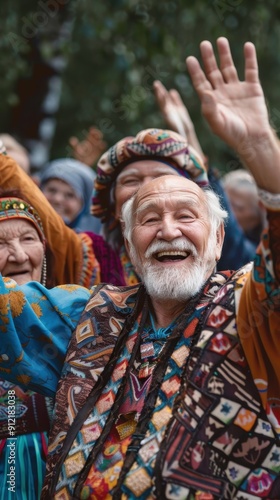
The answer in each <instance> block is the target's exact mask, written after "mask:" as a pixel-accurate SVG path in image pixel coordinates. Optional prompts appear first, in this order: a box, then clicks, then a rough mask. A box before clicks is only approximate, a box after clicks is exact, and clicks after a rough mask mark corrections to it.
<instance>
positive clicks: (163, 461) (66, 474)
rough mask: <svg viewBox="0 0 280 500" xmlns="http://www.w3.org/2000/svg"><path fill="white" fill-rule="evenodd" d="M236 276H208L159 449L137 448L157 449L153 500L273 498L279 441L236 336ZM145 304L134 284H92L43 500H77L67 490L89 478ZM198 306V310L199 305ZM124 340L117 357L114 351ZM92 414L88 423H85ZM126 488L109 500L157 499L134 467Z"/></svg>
mask: <svg viewBox="0 0 280 500" xmlns="http://www.w3.org/2000/svg"><path fill="white" fill-rule="evenodd" d="M245 271H246V270H244V272H245ZM243 274H244V273H243V272H242V271H241V272H239V273H238V274H236V275H235V276H234V279H232V280H229V279H228V280H227V281H226V279H227V278H230V275H229V274H228V275H222V274H218V275H216V276H215V278H214V279H213V283H212V285H213V286H212V291H213V295H212V296H211V294H210V295H209V296H208V297H207V294H206V296H205V297H204V299H205V302H206V303H207V300H208V303H209V302H210V303H211V306H210V307H211V310H210V313H207V316H206V317H205V318H204V320H203V324H202V325H199V330H200V333H199V337H198V339H197V342H196V344H195V346H194V347H193V349H192V350H191V353H190V356H189V358H188V363H187V365H186V368H185V373H184V374H183V377H182V379H181V392H180V395H179V397H178V400H177V401H176V404H175V407H174V415H173V416H172V418H170V419H169V424H168V429H167V432H166V433H165V436H166V437H165V438H164V433H163V432H162V438H161V439H163V441H162V442H161V443H160V441H159V443H158V444H159V449H157V450H156V451H155V447H154V443H152V444H153V446H152V447H151V439H143V440H142V441H141V443H140V445H139V447H140V450H139V454H141V457H145V456H146V457H149V458H151V450H153V452H154V456H152V462H151V463H153V464H154V471H155V478H154V479H155V491H154V495H155V498H160V499H163V498H170V499H173V500H175V499H177V498H178V499H182V498H184V499H186V500H191V499H194V498H195V499H200V498H201V499H202V498H203V499H204V498H205V499H206V496H205V494H206V495H208V496H207V500H218V499H219V500H226V499H240V500H241V499H242V500H245V499H246V500H249V499H250V500H253V499H255V498H269V499H275V500H276V499H278V500H279V498H280V478H279V472H280V446H279V442H278V441H277V436H276V434H275V433H274V431H273V429H272V426H271V424H270V423H269V421H268V419H267V416H266V413H265V411H264V410H263V408H262V406H261V402H260V398H259V395H258V392H257V389H256V387H255V385H254V382H253V380H252V377H251V375H250V373H249V369H248V365H247V363H246V359H245V357H244V354H243V352H242V349H241V347H240V344H239V340H238V336H237V332H236V323H235V307H236V302H235V301H236V293H237V292H238V293H240V291H241V288H242V281H243ZM213 297H214V298H213ZM143 299H144V292H143V288H142V287H141V286H140V287H139V286H132V287H122V288H117V287H113V286H109V285H106V286H103V285H101V286H99V287H98V288H97V290H96V292H95V293H94V295H93V296H92V297H91V298H90V300H89V302H88V304H87V306H86V308H85V311H84V313H83V315H82V317H81V321H80V323H79V325H78V327H77V329H76V331H75V334H74V335H73V338H72V340H71V342H70V345H69V349H68V353H67V357H66V361H65V366H64V369H63V373H62V378H61V380H60V383H59V387H58V392H57V398H56V403H55V418H54V424H53V428H52V432H51V436H50V446H49V457H48V464H47V476H46V482H45V486H44V489H43V493H42V498H44V499H47V498H50V499H52V498H56V499H63V500H66V499H71V498H80V497H79V496H76V493H74V490H75V487H76V484H77V481H78V479H79V478H80V479H79V480H81V478H82V477H87V476H86V474H87V471H88V468H87V461H88V460H89V459H90V458H91V454H92V449H93V445H94V444H95V445H96V446H97V445H98V438H99V437H100V436H101V434H102V430H103V429H104V425H105V423H104V422H105V421H106V425H107V423H108V421H110V419H111V421H113V420H114V419H115V418H116V416H117V415H116V414H114V411H113V410H114V402H115V401H116V400H117V397H118V396H117V394H118V389H119V388H120V386H121V383H122V379H123V375H124V373H125V371H126V368H127V366H128V360H129V357H130V355H131V352H132V350H133V347H134V345H135V339H129V340H127V332H128V331H129V330H130V329H131V327H132V325H133V324H134V322H135V320H136V318H137V317H138V316H139V314H140V311H141V309H142V307H143ZM197 307H198V309H199V308H201V311H202V306H201V304H200V305H199V306H197ZM101 329H102V330H101ZM124 342H125V350H124V353H123V357H122V358H120V350H119V349H118V348H119V346H121V345H123V344H124ZM105 366H106V369H104V367H105ZM116 367H117V368H116ZM110 382H112V383H110ZM245 382H246V383H245ZM102 388H103V389H104V388H105V389H104V390H102ZM93 408H95V420H94V419H93V420H92V419H91V420H90V419H89V418H88V417H89V415H90V413H91V411H92V409H93ZM103 415H105V416H106V419H105V421H104V419H103ZM164 429H165V427H164ZM96 443H97V444H96ZM182 443H183V444H182ZM155 460H156V464H155V463H154V462H155ZM124 483H125V491H126V493H125V494H124V493H121V492H120V491H119V492H117V493H116V494H115V496H114V498H124V499H125V498H127V499H129V500H130V499H132V498H137V497H141V498H154V496H153V495H151V494H149V496H145V491H149V488H150V489H151V477H149V476H148V475H147V473H146V471H145V470H144V472H143V471H142V470H141V468H139V467H136V465H135V463H134V464H133V465H132V467H131V469H130V470H129V473H128V474H126V476H125V478H124ZM199 492H205V493H202V495H204V496H200V493H199Z"/></svg>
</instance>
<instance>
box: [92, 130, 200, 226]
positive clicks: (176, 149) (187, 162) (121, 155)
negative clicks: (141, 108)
mask: <svg viewBox="0 0 280 500" xmlns="http://www.w3.org/2000/svg"><path fill="white" fill-rule="evenodd" d="M145 159H146V160H155V161H161V162H163V163H165V164H167V165H169V166H170V167H172V168H174V169H175V170H177V172H178V174H179V175H183V176H184V177H187V178H189V179H191V180H193V181H195V182H196V183H197V184H198V185H199V186H200V187H205V186H207V185H208V177H207V167H206V165H205V164H204V162H203V159H202V158H201V157H200V156H199V154H198V153H197V152H196V151H195V150H194V149H193V148H192V147H191V146H189V144H188V142H187V140H186V139H185V138H184V137H182V136H181V135H179V134H177V133H176V132H173V131H172V130H161V129H155V128H150V129H146V130H142V131H141V132H139V133H138V134H137V135H136V137H125V138H124V139H122V140H120V141H119V142H117V143H116V144H115V145H114V146H112V147H111V148H110V149H109V150H108V151H106V152H105V153H104V154H103V155H102V156H101V158H100V160H99V162H98V164H97V177H96V179H95V183H94V192H93V202H92V207H91V212H92V214H93V215H95V216H96V217H100V218H101V220H102V222H107V221H109V220H110V219H111V217H112V216H113V214H112V213H111V206H110V205H111V204H110V192H111V188H112V186H113V185H114V182H115V180H116V178H117V176H118V175H119V173H120V172H121V171H122V169H123V168H124V167H126V166H127V165H129V164H130V163H133V162H136V161H141V160H145Z"/></svg>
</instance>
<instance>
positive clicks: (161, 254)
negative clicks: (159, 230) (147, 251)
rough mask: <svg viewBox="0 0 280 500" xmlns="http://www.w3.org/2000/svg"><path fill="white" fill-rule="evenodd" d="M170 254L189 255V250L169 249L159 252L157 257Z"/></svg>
mask: <svg viewBox="0 0 280 500" xmlns="http://www.w3.org/2000/svg"><path fill="white" fill-rule="evenodd" d="M168 255H175V256H176V255H181V256H182V257H187V256H188V252H183V251H180V250H169V251H164V252H159V253H158V254H157V258H160V257H164V256H168Z"/></svg>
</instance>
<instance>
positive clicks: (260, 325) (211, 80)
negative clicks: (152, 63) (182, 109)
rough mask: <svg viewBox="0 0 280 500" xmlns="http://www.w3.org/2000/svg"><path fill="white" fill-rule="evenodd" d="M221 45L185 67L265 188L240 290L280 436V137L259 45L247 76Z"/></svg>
mask: <svg viewBox="0 0 280 500" xmlns="http://www.w3.org/2000/svg"><path fill="white" fill-rule="evenodd" d="M217 47H218V53H219V59H220V67H218V64H217V62H216V58H215V56H214V52H213V48H212V45H211V44H210V42H207V41H205V42H202V43H201V56H202V60H203V65H204V71H203V70H202V68H201V66H200V64H199V62H198V61H197V59H195V58H194V57H189V58H188V59H187V66H188V69H189V72H190V75H191V78H192V81H193V84H194V87H195V89H196V91H197V93H198V95H199V98H200V100H201V107H202V113H203V115H204V116H205V118H206V119H207V121H208V123H209V125H210V127H211V128H212V130H213V132H215V133H216V134H217V135H218V136H219V137H220V138H221V139H223V140H224V141H225V142H226V143H227V144H229V146H231V147H232V148H233V149H234V150H235V151H236V152H237V154H238V155H239V156H240V158H241V160H242V161H243V163H244V164H245V165H246V166H247V167H248V169H249V170H250V171H251V173H252V175H253V176H254V178H255V180H256V183H257V185H258V187H259V188H260V189H261V190H263V191H262V192H261V197H262V198H261V199H262V201H263V203H264V205H265V207H266V210H267V219H268V229H267V230H266V231H265V232H264V233H263V235H262V241H261V243H260V245H259V247H258V249H257V253H256V257H255V261H254V268H253V271H252V272H251V273H248V277H247V279H246V281H245V285H244V287H243V290H242V293H241V297H240V303H239V308H238V313H237V326H238V333H239V337H240V340H241V342H242V346H243V349H244V352H245V355H246V358H247V361H248V363H249V366H250V369H251V372H252V374H253V377H254V380H255V384H256V386H257V388H258V390H259V392H260V397H261V399H262V402H263V406H264V408H265V409H266V411H267V413H268V414H269V416H270V421H271V422H272V423H273V425H274V428H275V429H276V431H277V432H278V433H279V434H280V417H279V408H280V404H279V391H280V371H279V356H280V328H279V324H280V252H279V248H280V147H279V140H278V138H277V136H276V134H275V133H274V131H273V130H272V128H271V126H270V123H269V118H268V112H267V108H266V104H265V99H264V95H263V90H262V87H261V85H260V82H259V78H258V64H257V58H256V52H255V47H254V45H253V44H252V43H250V42H248V43H246V44H245V45H244V58H245V80H244V81H240V80H239V78H238V76H237V71H236V68H235V66H234V63H233V61H232V57H231V53H230V48H229V44H228V41H227V40H226V39H225V38H219V39H218V41H217Z"/></svg>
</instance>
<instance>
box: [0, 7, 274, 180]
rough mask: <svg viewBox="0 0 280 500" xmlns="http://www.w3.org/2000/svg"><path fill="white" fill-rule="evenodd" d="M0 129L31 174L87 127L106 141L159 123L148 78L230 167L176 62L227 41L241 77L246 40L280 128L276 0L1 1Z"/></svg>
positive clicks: (215, 160)
mask: <svg viewBox="0 0 280 500" xmlns="http://www.w3.org/2000/svg"><path fill="white" fill-rule="evenodd" d="M0 14H1V19H2V21H1V37H0V44H1V59H0V67H1V79H0V89H1V101H0V107H1V113H0V132H1V133H3V132H5V133H10V134H12V135H13V136H14V137H16V138H17V139H18V140H19V141H20V142H21V143H22V144H23V145H24V146H25V147H26V148H27V149H28V151H29V153H30V158H31V165H32V171H33V172H36V171H38V170H40V168H41V167H42V165H44V164H45V163H46V161H47V160H48V159H53V158H57V157H64V156H67V155H69V154H70V149H69V144H68V141H69V138H70V136H73V135H75V136H77V137H78V138H79V139H80V140H83V138H84V137H85V136H86V134H87V130H88V129H89V127H91V126H92V125H94V126H96V127H97V128H98V129H100V130H101V132H102V133H103V136H104V140H105V141H106V142H107V144H108V146H110V145H112V144H113V143H115V142H116V141H117V140H119V139H120V138H122V137H124V136H125V135H135V134H136V133H137V132H138V131H139V130H141V129H143V128H147V127H154V126H158V127H165V124H164V122H163V120H162V117H161V114H160V112H159V109H158V107H157V105H156V103H155V99H154V95H153V90H152V83H153V81H154V80H155V79H159V80H161V81H162V83H163V84H164V85H165V86H166V87H167V88H168V89H169V88H171V87H173V88H176V89H177V90H178V91H179V92H180V94H181V96H182V98H183V100H184V102H185V104H186V106H187V108H188V110H189V112H190V115H191V117H192V119H193V121H194V124H195V127H196V130H197V134H198V137H199V139H200V142H201V144H202V147H203V150H204V151H205V153H206V154H207V155H208V158H209V160H210V162H211V163H212V164H214V165H216V166H217V167H218V168H219V169H220V170H221V172H226V171H228V170H230V169H232V168H234V169H235V168H238V167H239V166H240V165H239V163H238V159H237V158H236V157H235V156H233V154H232V152H231V151H230V150H228V149H227V147H226V146H225V145H224V144H223V143H222V142H221V141H219V140H218V139H217V138H215V137H214V136H213V135H212V134H211V133H210V132H209V130H208V128H207V126H206V124H205V122H204V121H203V119H202V117H201V114H200V106H199V101H198V98H197V96H196V94H195V92H194V91H193V88H192V85H191V82H190V79H189V77H188V73H187V70H186V64H185V59H186V57H187V56H188V55H195V56H198V57H199V43H200V41H201V40H203V39H209V40H210V41H211V42H212V43H215V40H216V38H217V37H219V36H226V37H228V38H229V40H230V43H231V46H232V52H233V57H234V60H235V63H236V65H237V67H238V71H239V76H240V78H243V44H244V42H245V41H247V40H251V41H252V42H254V43H255V44H256V47H257V52H258V59H259V65H260V77H261V81H262V84H263V87H264V91H265V95H266V98H267V102H268V106H269V110H270V117H271V122H272V124H273V126H274V127H275V129H276V130H277V131H279V130H280V50H279V48H280V3H279V2H275V1H274V0H266V2H265V3H264V2H263V1H261V0H212V1H206V0H205V1H202V0H198V1H189V0H179V1H178V0H176V1H175V0H173V1H169V0H164V2H156V1H154V0H143V1H142V0H140V1H137V0H103V1H102V2H97V1H93V0H39V1H35V0H24V1H18V0H9V1H8V0H3V1H2V2H1V6H0Z"/></svg>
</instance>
